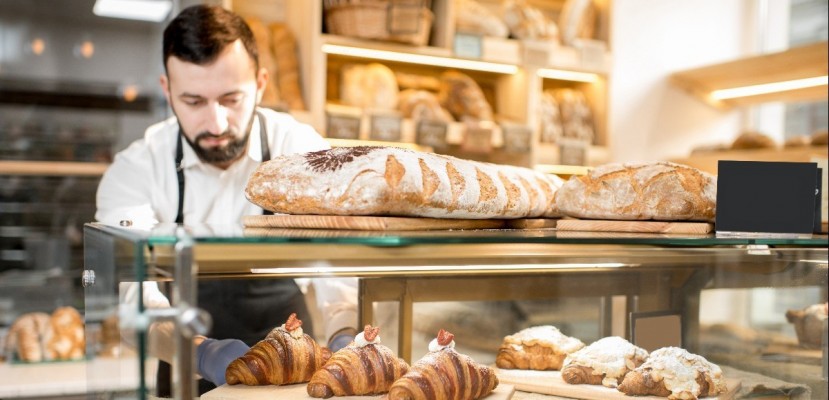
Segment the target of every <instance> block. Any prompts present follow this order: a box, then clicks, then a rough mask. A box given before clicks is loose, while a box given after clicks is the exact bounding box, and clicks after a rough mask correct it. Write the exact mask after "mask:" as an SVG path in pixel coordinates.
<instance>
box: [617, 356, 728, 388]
mask: <svg viewBox="0 0 829 400" xmlns="http://www.w3.org/2000/svg"><path fill="white" fill-rule="evenodd" d="M618 389H619V391H620V392H622V393H625V394H627V395H632V396H647V395H654V396H662V397H667V398H669V399H698V398H700V397H711V396H717V395H719V394H721V393H725V392H726V391H727V388H726V384H725V379H724V378H723V376H722V370H720V367H719V366H717V365H716V364H713V363H710V362H708V360H706V359H705V358H704V357H702V356H699V355H696V354H691V353H689V352H688V351H687V350H685V349H680V348H678V347H663V348H661V349H658V350H654V351H653V352H652V353H651V354H650V355H649V356H648V359H647V361H645V363H644V364H642V365H640V366H639V367H637V368H636V369H634V370H633V371H630V372H628V373H627V375H625V378H624V380H622V383H621V384H620V385H619V388H618Z"/></svg>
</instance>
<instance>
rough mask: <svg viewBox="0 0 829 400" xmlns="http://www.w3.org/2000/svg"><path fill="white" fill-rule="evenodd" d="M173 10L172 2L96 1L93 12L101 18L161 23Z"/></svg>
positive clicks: (148, 0) (137, 0)
mask: <svg viewBox="0 0 829 400" xmlns="http://www.w3.org/2000/svg"><path fill="white" fill-rule="evenodd" d="M172 8H173V3H172V2H171V1H170V0H95V6H93V7H92V12H93V13H95V15H97V16H100V17H112V18H123V19H136V20H141V21H152V22H161V21H163V20H164V18H167V15H168V14H170V10H171V9H172Z"/></svg>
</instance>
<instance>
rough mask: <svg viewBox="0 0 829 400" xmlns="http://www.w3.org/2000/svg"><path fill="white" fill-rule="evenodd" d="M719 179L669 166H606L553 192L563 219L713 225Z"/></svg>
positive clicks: (644, 164)
mask: <svg viewBox="0 0 829 400" xmlns="http://www.w3.org/2000/svg"><path fill="white" fill-rule="evenodd" d="M716 203H717V178H716V177H715V176H713V175H711V174H708V173H705V172H702V171H700V170H698V169H696V168H692V167H689V166H685V165H680V164H675V163H671V162H648V163H628V164H606V165H603V166H600V167H597V168H595V169H593V170H591V171H590V173H588V174H587V175H584V176H579V177H574V178H571V179H570V180H569V181H567V182H566V183H565V184H564V185H563V186H562V187H561V189H559V191H558V192H557V193H556V205H557V206H558V208H559V210H560V211H561V213H562V214H563V215H565V216H569V217H576V218H586V219H610V220H626V221H629V220H633V221H636V220H657V221H685V220H687V221H713V220H714V216H715V214H716Z"/></svg>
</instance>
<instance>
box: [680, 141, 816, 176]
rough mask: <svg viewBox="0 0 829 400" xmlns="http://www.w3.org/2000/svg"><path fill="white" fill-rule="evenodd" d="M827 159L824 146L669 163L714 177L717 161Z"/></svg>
mask: <svg viewBox="0 0 829 400" xmlns="http://www.w3.org/2000/svg"><path fill="white" fill-rule="evenodd" d="M827 157H829V149H828V148H827V147H826V146H809V147H796V148H788V149H779V150H777V149H771V150H727V151H712V152H709V153H699V154H692V155H691V156H689V157H687V158H677V159H672V160H670V161H673V162H676V163H679V164H685V165H688V166H691V167H694V168H698V169H701V170H703V171H706V172H710V173H712V174H715V175H716V174H717V165H718V162H719V160H733V161H791V162H812V160H813V159H815V158H827Z"/></svg>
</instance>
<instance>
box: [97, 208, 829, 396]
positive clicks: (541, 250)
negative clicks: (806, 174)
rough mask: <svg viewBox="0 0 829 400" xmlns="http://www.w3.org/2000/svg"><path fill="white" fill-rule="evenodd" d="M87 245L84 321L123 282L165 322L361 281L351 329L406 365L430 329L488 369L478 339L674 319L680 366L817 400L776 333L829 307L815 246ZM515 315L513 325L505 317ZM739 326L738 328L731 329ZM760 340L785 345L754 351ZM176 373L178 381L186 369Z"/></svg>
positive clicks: (197, 238)
mask: <svg viewBox="0 0 829 400" xmlns="http://www.w3.org/2000/svg"><path fill="white" fill-rule="evenodd" d="M84 234H85V240H84V242H85V258H86V264H85V267H86V271H85V278H86V280H85V290H86V298H87V315H106V314H107V313H113V312H118V309H119V297H120V298H121V299H123V294H121V295H120V296H119V292H118V287H119V284H120V283H124V282H137V281H167V282H170V283H171V285H170V286H171V287H172V289H173V296H172V297H173V303H174V304H173V310H177V311H175V312H179V313H180V314H179V315H183V314H185V313H186V310H187V309H189V308H191V307H193V306H197V305H196V304H195V300H194V299H195V296H194V293H193V292H194V288H195V282H196V281H197V280H202V279H235V278H242V277H244V278H251V277H255V278H259V279H272V278H331V277H358V278H361V279H360V280H359V311H360V312H359V320H360V321H359V326H363V325H364V324H367V323H373V324H375V325H380V326H381V327H382V329H384V332H389V333H386V336H384V342H385V341H386V340H387V339H389V340H388V342H389V343H390V347H391V346H396V349H397V353H398V354H399V356H400V357H402V358H404V359H406V360H408V361H412V360H416V359H417V358H418V357H419V354H422V353H423V351H424V350H423V349H421V347H422V346H420V345H419V344H418V340H419V339H418V338H419V336H423V334H422V332H425V331H429V329H431V328H432V327H433V325H435V324H437V325H443V326H446V325H451V326H453V327H454V329H456V335H457V336H456V337H457V338H461V337H462V336H461V335H463V334H466V336H467V338H466V342H467V343H468V344H470V345H473V344H474V346H473V347H475V348H474V349H472V348H471V349H470V352H471V351H474V352H475V354H480V356H478V357H479V358H480V359H481V360H482V361H484V362H491V361H492V359H494V354H495V353H496V352H497V343H496V342H494V341H493V340H492V338H491V337H489V336H492V335H494V336H495V337H496V339H497V338H499V337H502V336H499V335H501V332H502V331H503V332H507V334H510V333H512V332H511V331H510V330H512V329H515V328H518V327H522V326H525V325H527V324H540V323H545V324H547V323H557V324H561V325H562V326H565V328H564V329H569V330H570V331H571V332H576V333H577V334H581V335H582V340H583V341H584V342H585V343H589V342H591V341H593V340H596V339H599V338H601V337H605V336H610V335H616V336H622V337H625V338H629V339H630V338H631V335H632V334H635V332H634V329H635V317H636V316H642V315H649V313H650V314H654V315H660V314H665V315H676V316H677V318H678V320H679V321H680V324H679V326H680V330H681V345H682V347H684V348H686V349H687V350H689V351H691V352H695V353H698V354H701V355H703V356H706V357H709V358H711V359H712V360H715V362H723V361H724V364H726V366H728V365H727V364H729V363H730V364H737V365H734V366H736V367H738V368H740V369H741V370H745V371H750V372H757V373H760V374H764V375H761V376H769V378H768V379H770V380H771V379H783V380H784V381H794V382H795V383H797V384H802V386H804V387H808V388H810V390H811V393H812V394H813V395H815V394H820V393H822V394H823V396H825V394H826V386H827V381H826V360H827V358H826V357H827V351H826V347H825V346H826V342H825V339H824V342H823V349H822V350H821V349H817V351H814V350H809V353H808V357H807V358H809V360H808V361H805V362H804V361H803V358H802V357H801V358H798V357H797V351H798V350H806V349H801V348H800V347H799V346H798V342H797V339H796V337H795V336H794V334H793V328H792V327H791V326H787V324H785V321H784V323H782V324H781V323H780V321H781V318H783V316H782V313H785V311H786V310H785V309H786V308H791V309H795V308H797V309H799V308H803V307H805V306H807V305H810V304H811V303H818V302H820V303H822V302H825V301H826V296H827V248H826V247H827V236H826V235H807V236H791V237H789V236H785V235H778V236H756V235H755V236H750V237H749V236H746V237H717V236H716V235H698V236H687V235H670V234H625V233H606V232H605V233H592V232H569V231H568V232H565V231H556V230H555V229H528V230H517V229H516V230H456V231H418V232H379V231H333V230H302V229H259V228H255V229H254V228H244V227H242V226H229V227H216V226H206V225H202V226H190V227H186V228H180V227H176V226H175V225H160V226H156V227H154V228H152V229H151V230H141V229H135V228H132V227H113V226H105V225H100V224H87V225H86V226H85V231H84ZM751 288H763V290H771V291H775V290H782V291H783V292H785V293H783V294H786V293H788V292H786V291H791V290H792V288H795V290H797V291H799V293H800V294H799V295H795V296H790V295H789V296H784V295H782V294H781V295H770V296H771V297H770V298H769V295H767V296H765V297H764V296H763V295H762V293H755V292H753V290H754V289H751ZM746 289H747V290H750V292H745V290H746ZM728 291H732V292H734V293H736V294H734V293H731V294H729V293H730V292H728ZM735 296H736V297H735ZM722 299H725V300H722ZM735 299H736V300H735ZM387 302H394V303H396V304H395V305H394V306H393V308H392V311H391V312H390V313H389V312H386V313H387V314H390V315H392V317H393V318H391V319H388V318H382V317H381V316H380V315H379V314H378V313H380V312H381V311H379V310H381V309H383V308H382V307H381V306H383V305H387V304H386V303H387ZM447 302H451V303H447ZM454 302H464V303H463V304H472V305H473V306H474V307H483V308H479V309H477V311H472V312H463V313H461V312H458V313H455V314H453V311H451V310H453V308H452V307H451V306H450V307H444V308H437V310H441V311H438V312H433V311H434V310H435V308H430V309H428V310H427V311H426V312H425V313H424V312H420V313H418V307H419V306H420V305H421V304H423V305H427V306H429V307H437V306H441V305H445V304H455V303H454ZM807 303H808V304H807ZM499 304H511V306H506V307H501V306H498V305H499ZM712 304H713V306H711V305H712ZM585 305H586V306H585ZM488 307H489V308H488ZM125 308H130V307H124V304H120V309H121V311H120V315H121V318H122V322H121V324H122V326H124V327H130V328H133V329H136V332H138V333H137V334H136V341H135V343H136V344H135V345H136V347H137V350H138V354H139V358H140V359H141V360H144V361H142V365H143V363H144V362H145V361H146V359H147V357H149V355H148V354H146V343H145V342H144V335H143V334H141V332H142V331H143V329H145V328H146V326H147V324H148V323H149V321H150V320H152V319H153V318H162V317H163V316H159V315H157V314H156V315H154V314H152V313H151V312H148V311H147V310H144V309H143V307H141V305H135V307H134V308H135V309H134V310H131V311H130V310H128V311H127V312H125ZM505 309H506V310H513V311H514V309H520V310H519V311H517V312H512V311H507V312H504V310H505ZM493 310H495V311H493ZM729 310H733V312H730V311H729ZM781 310H782V311H781ZM386 311H388V307H386ZM516 314H519V315H520V318H512V317H509V318H505V317H504V315H516ZM735 315H738V316H740V317H739V318H737V319H736V320H733V321H731V320H729V318H732V317H733V316H735ZM456 316H457V317H458V318H454V317H456ZM716 316H719V317H716ZM166 317H169V315H167V316H166ZM124 318H127V319H128V320H124ZM493 318H495V319H496V321H495V322H491V321H490V320H492V319H493ZM498 318H502V319H503V321H502V322H498V321H497V319H498ZM717 318H719V319H717ZM723 318H724V319H723ZM185 319H186V318H180V317H178V318H177V319H176V320H177V321H178V322H179V327H180V328H181V331H182V332H191V333H192V331H193V329H189V328H188V327H190V328H192V326H197V325H198V323H195V324H193V323H188V322H187V321H184V320H185ZM389 321H392V322H389ZM516 321H518V322H516ZM741 321H742V324H737V325H739V326H737V327H736V328H733V327H732V328H733V329H731V330H727V329H725V330H724V328H723V327H724V326H729V324H728V323H722V322H735V323H739V322H741ZM191 322H192V321H191ZM384 324H385V326H384ZM481 327H484V328H483V330H476V329H479V328H481ZM458 329H460V331H457V330H458ZM464 329H468V332H469V333H465V332H464ZM749 330H750V331H751V333H750V334H749V333H746V332H747V331H749ZM395 332H396V335H394V333H395ZM722 332H725V333H722ZM488 335H489V336H488ZM764 335H765V336H764ZM394 336H397V337H396V339H395V337H394ZM657 336H658V335H657ZM770 336H774V337H785V339H784V340H783V341H782V342H781V341H775V340H765V339H764V340H765V341H762V340H758V338H766V337H770ZM724 340H725V341H728V340H730V341H731V342H727V343H726V342H723V341H724ZM185 342H186V341H185ZM461 343H463V341H461ZM493 343H496V344H494V347H493ZM758 343H759V344H758ZM772 344H774V345H777V346H778V350H779V349H782V348H780V347H779V346H784V347H785V346H790V347H787V348H786V349H788V350H786V349H784V350H786V351H783V352H781V355H779V356H778V357H776V358H775V357H768V356H767V355H768V354H767V353H768V351H767V350H768V347H769V346H770V345H772ZM757 346H760V347H763V348H761V349H758V348H757ZM186 347H187V346H183V347H182V348H181V349H182V351H183V353H181V354H179V355H181V356H182V359H187V357H186V356H187V354H188V352H190V351H192V349H187V348H186ZM749 347H750V348H751V350H746V349H747V348H749ZM392 349H395V347H392ZM747 354H751V357H753V356H755V355H756V356H757V358H758V362H757V363H752V362H751V360H749V358H750V357H748V356H746V355H747ZM804 354H805V353H804ZM764 355H765V358H764ZM801 355H803V354H801ZM761 359H762V361H763V362H773V363H776V364H775V366H774V368H771V370H770V369H769V368H762V367H761V366H760V360H761ZM720 360H723V361H720ZM738 360H739V361H740V362H737V361H738ZM184 364H187V363H184ZM804 365H806V367H805V369H804V368H803V367H804ZM177 367H178V368H180V369H179V371H181V373H188V372H187V371H186V370H187V368H189V366H187V365H179V366H177ZM793 371H800V372H799V373H793ZM798 374H799V375H798ZM770 375H774V376H773V377H772V376H770ZM761 380H762V378H761ZM136 389H137V390H138V393H139V396H146V395H149V394H150V391H149V390H148V388H147V385H146V384H145V382H143V381H142V382H141V383H140V385H139V387H138V388H136ZM819 397H820V396H819ZM816 398H818V397H816Z"/></svg>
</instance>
